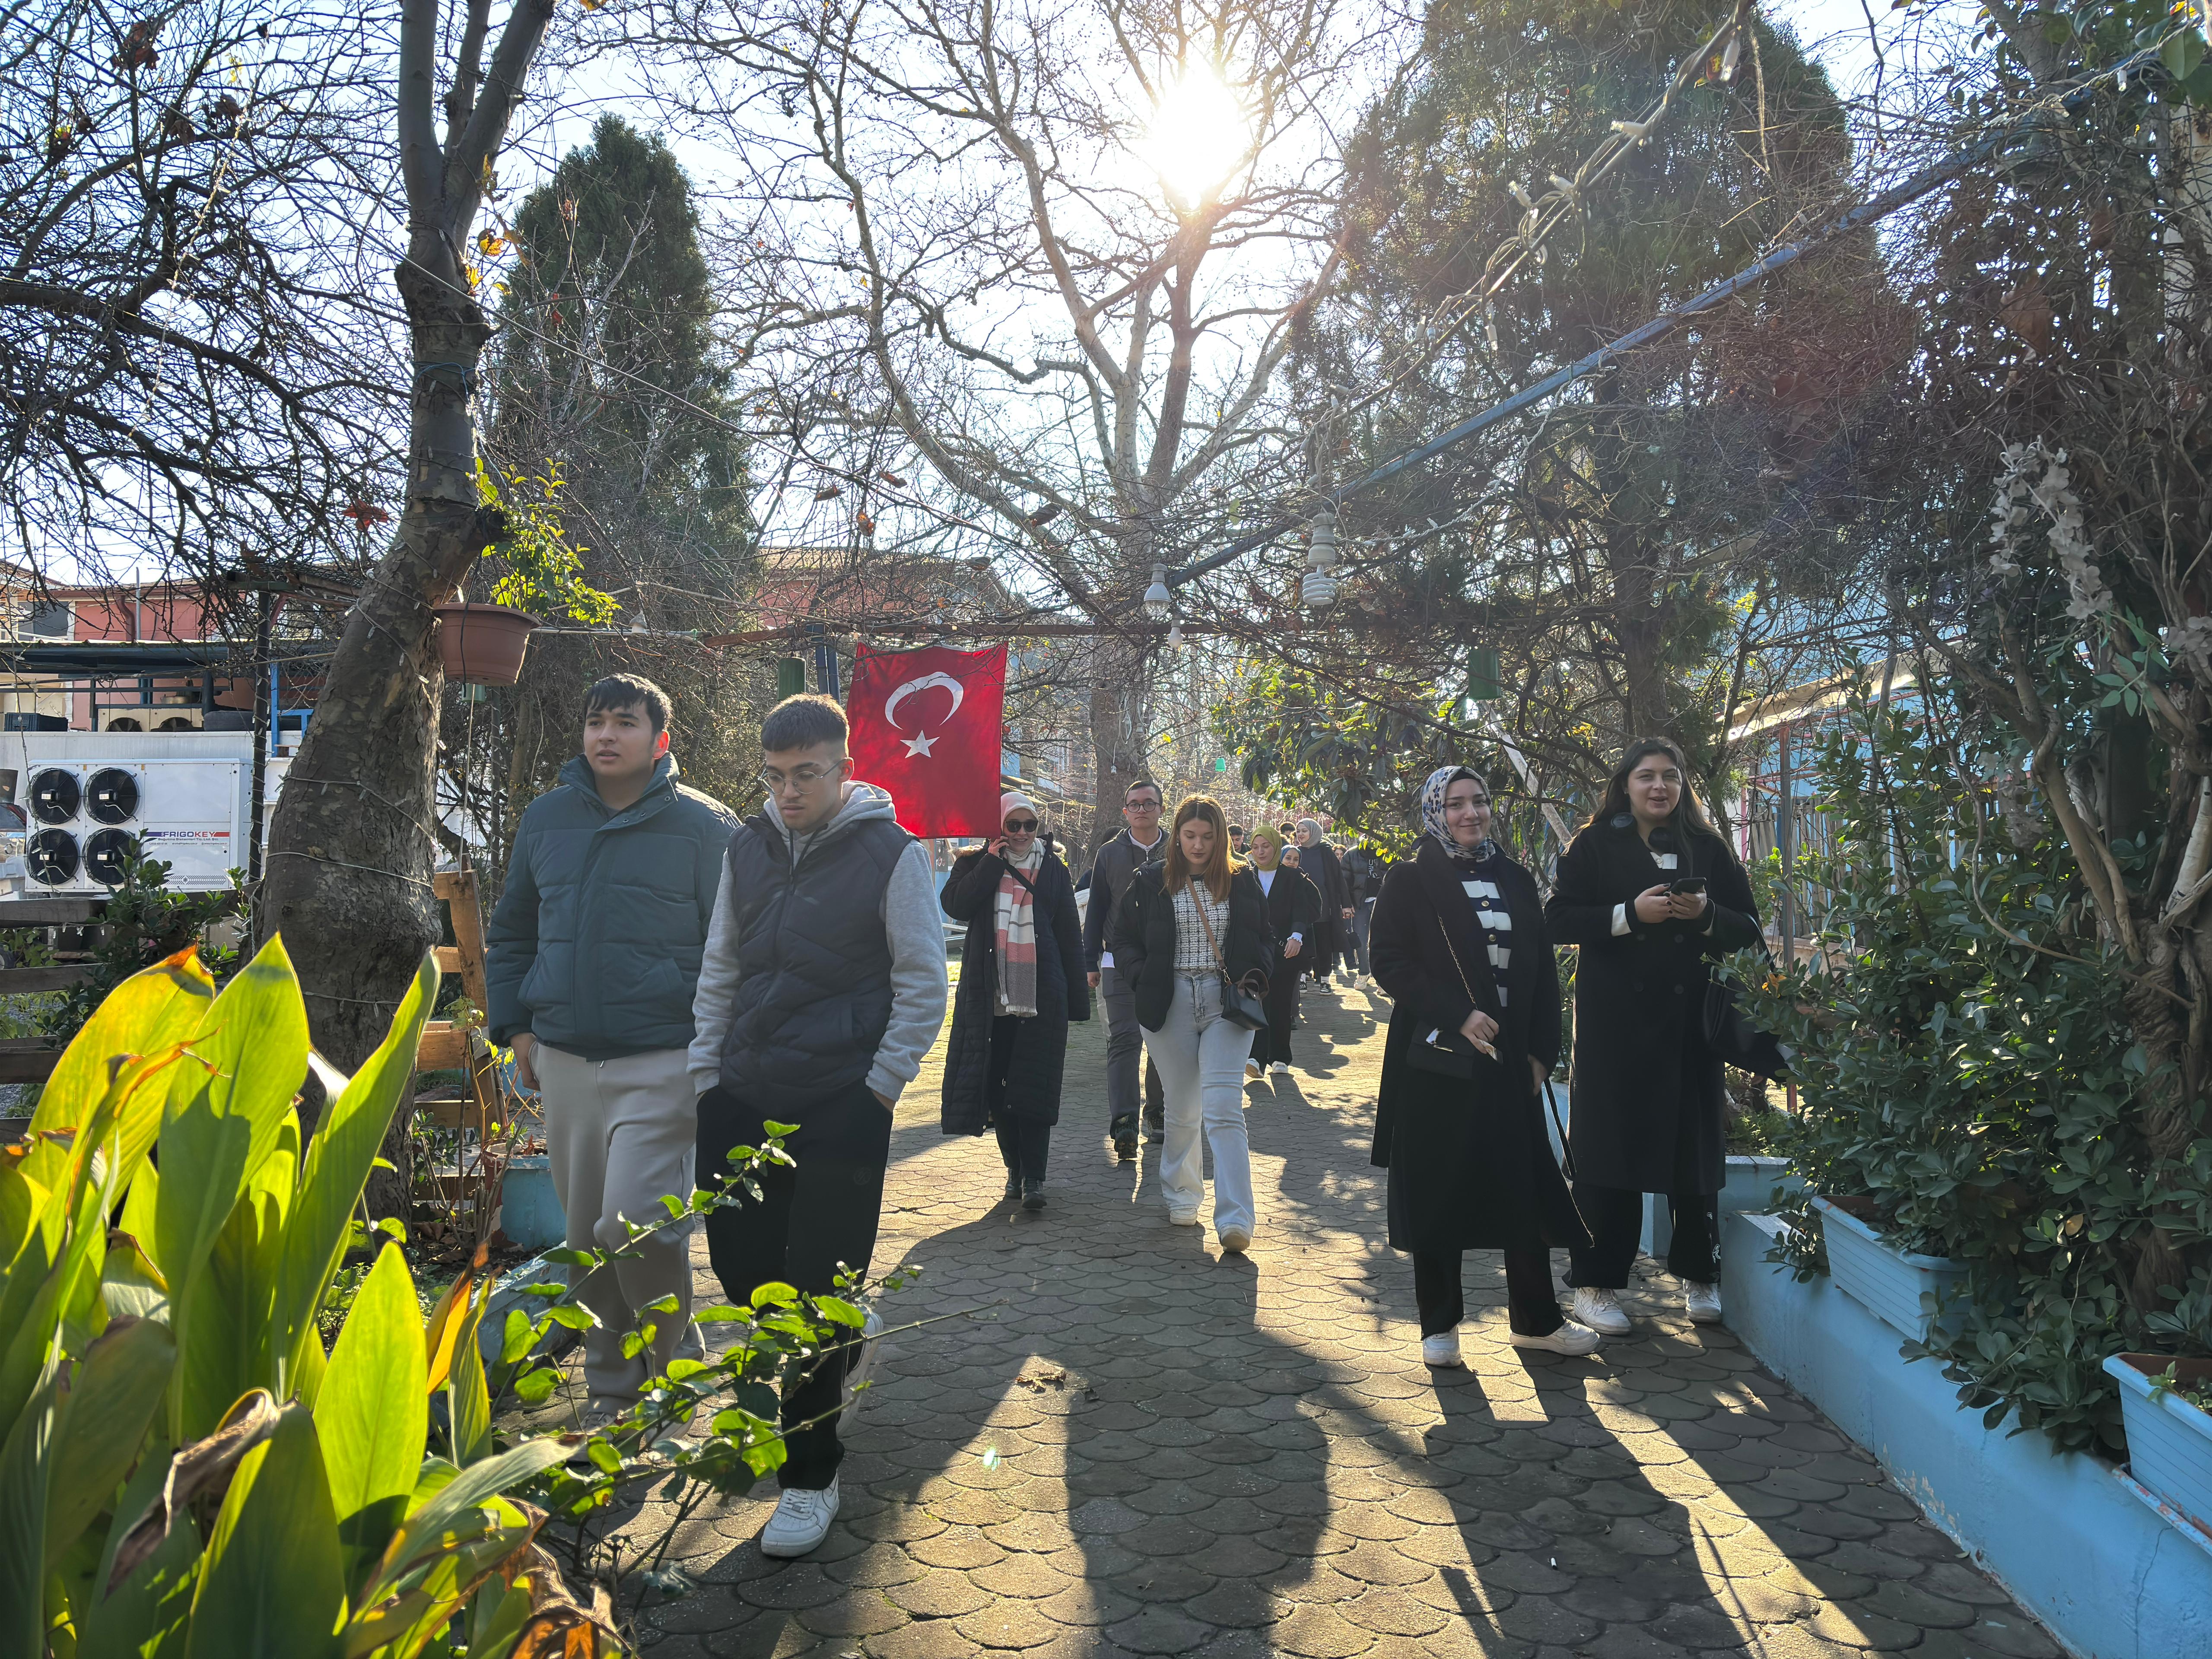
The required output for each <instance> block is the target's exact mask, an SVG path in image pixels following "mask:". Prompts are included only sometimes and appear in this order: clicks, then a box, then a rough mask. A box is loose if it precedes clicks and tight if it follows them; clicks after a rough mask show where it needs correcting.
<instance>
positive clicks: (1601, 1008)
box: [1545, 738, 1759, 1333]
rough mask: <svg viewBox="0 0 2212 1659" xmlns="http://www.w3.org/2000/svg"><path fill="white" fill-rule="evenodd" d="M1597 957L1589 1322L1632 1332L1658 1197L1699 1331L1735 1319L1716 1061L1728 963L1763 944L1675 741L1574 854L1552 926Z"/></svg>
mask: <svg viewBox="0 0 2212 1659" xmlns="http://www.w3.org/2000/svg"><path fill="white" fill-rule="evenodd" d="M1545 915H1546V918H1547V921H1549V923H1550V925H1551V930H1552V934H1553V938H1555V939H1558V940H1559V941H1560V943H1562V944H1565V945H1580V946H1581V947H1582V952H1581V954H1582V960H1581V963H1579V965H1578V966H1577V968H1576V970H1575V1037H1576V1042H1575V1062H1574V1072H1573V1076H1572V1077H1571V1079H1570V1080H1569V1085H1568V1086H1569V1092H1570V1098H1571V1109H1570V1117H1569V1133H1570V1135H1571V1138H1572V1143H1573V1148H1574V1169H1575V1203H1576V1206H1577V1207H1578V1208H1579V1209H1580V1210H1581V1211H1582V1214H1583V1219H1584V1220H1585V1221H1587V1222H1588V1223H1589V1228H1590V1231H1591V1234H1592V1235H1593V1239H1592V1243H1590V1244H1589V1246H1588V1247H1587V1248H1585V1249H1578V1250H1577V1251H1576V1252H1575V1255H1574V1265H1573V1268H1572V1271H1571V1273H1570V1275H1569V1279H1568V1282H1569V1283H1570V1284H1571V1285H1574V1287H1575V1317H1576V1318H1577V1319H1579V1320H1581V1321H1582V1322H1583V1323H1584V1324H1586V1325H1589V1326H1592V1327H1594V1328H1596V1329H1598V1330H1601V1331H1609V1332H1614V1333H1620V1332H1625V1331H1626V1330H1627V1329H1628V1316H1627V1314H1626V1313H1625V1312H1624V1311H1622V1310H1621V1306H1620V1294H1619V1293H1620V1291H1621V1290H1622V1289H1623V1288H1624V1287H1625V1286H1626V1285H1627V1283H1628V1272H1629V1268H1630V1267H1632V1265H1633V1264H1634V1262H1635V1260H1636V1246H1637V1240H1638V1235H1639V1234H1640V1233H1641V1231H1642V1223H1643V1212H1644V1194H1646V1193H1664V1194H1666V1195H1667V1203H1668V1209H1669V1210H1670V1211H1671V1212H1672V1214H1673V1218H1674V1240H1673V1242H1672V1243H1670V1244H1669V1246H1668V1251H1667V1271H1668V1272H1669V1273H1673V1274H1674V1277H1675V1278H1676V1279H1678V1280H1680V1283H1681V1286H1682V1300H1683V1305H1684V1308H1685V1310H1686V1312H1687V1313H1688V1314H1689V1316H1690V1317H1691V1319H1692V1320H1693V1321H1695V1322H1698V1323H1699V1324H1711V1323H1714V1322H1717V1321H1718V1320H1719V1318H1720V1316H1721V1294H1720V1266H1719V1261H1718V1258H1717V1255H1715V1250H1716V1248H1717V1243H1718V1235H1719V1222H1720V1214H1719V1194H1720V1190H1721V1186H1722V1182H1723V1177H1724V1176H1725V1175H1726V1173H1727V1158H1728V1148H1727V1145H1726V1142H1725V1140H1724V1139H1723V1134H1722V1129H1721V1106H1722V1089H1721V1062H1720V1061H1719V1060H1717V1059H1716V1058H1715V1057H1714V1056H1713V1054H1712V1053H1711V1050H1710V1049H1709V1048H1706V1046H1705V981H1706V978H1707V976H1708V975H1709V973H1710V971H1711V963H1712V962H1713V961H1714V959H1715V958H1717V957H1724V956H1726V955H1728V954H1729V952H1730V951H1738V950H1741V949H1743V948H1745V947H1746V946H1748V945H1756V944H1758V943H1759V910H1758V906H1757V903H1756V902H1755V901H1754V900H1753V897H1752V892H1751V882H1750V880H1749V878H1747V877H1746V876H1745V874H1744V871H1743V866H1742V865H1741V864H1739V863H1738V862H1737V861H1736V857H1735V853H1733V852H1732V851H1730V850H1729V844H1728V842H1726V841H1725V840H1723V838H1722V836H1721V834H1720V832H1719V831H1718V830H1717V829H1714V828H1713V826H1712V823H1711V820H1709V819H1708V818H1707V817H1705V811H1704V810H1703V809H1702V808H1701V807H1700V806H1699V805H1698V798H1697V796H1696V794H1695V793H1692V790H1691V787H1690V781H1689V768H1688V766H1687V764H1686V763H1685V762H1684V760H1683V758H1682V751H1681V750H1679V749H1677V748H1676V747H1675V746H1674V744H1672V743H1669V742H1668V741H1667V740H1666V739H1665V738H1646V739H1645V740H1644V741H1643V742H1641V743H1638V744H1634V745H1633V746H1632V747H1631V748H1630V750H1628V752H1627V754H1626V755H1625V756H1623V757H1622V758H1621V762H1620V765H1619V766H1616V767H1615V768H1613V775H1612V777H1611V778H1610V779H1608V780H1607V783H1606V789H1605V795H1604V798H1603V799H1601V801H1600V802H1599V804H1598V808H1597V811H1595V812H1594V813H1592V814H1591V816H1590V819H1589V823H1585V824H1584V825H1583V827H1582V829H1581V830H1580V832H1579V833H1577V836H1575V838H1574V841H1573V842H1572V843H1571V845H1570V846H1569V847H1568V848H1567V850H1566V851H1565V853H1563V854H1560V856H1559V879H1558V882H1557V884H1556V885H1554V887H1553V890H1552V901H1551V903H1550V905H1549V907H1548V908H1547V910H1546V912H1545Z"/></svg>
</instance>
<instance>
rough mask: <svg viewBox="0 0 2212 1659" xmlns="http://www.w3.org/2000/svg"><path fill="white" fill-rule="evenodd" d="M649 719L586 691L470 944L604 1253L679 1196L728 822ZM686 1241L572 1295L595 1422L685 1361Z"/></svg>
mask: <svg viewBox="0 0 2212 1659" xmlns="http://www.w3.org/2000/svg"><path fill="white" fill-rule="evenodd" d="M668 713H669V709H668V697H667V695H666V694H665V692H663V691H662V690H661V689H660V688H659V686H657V685H655V684H653V682H652V681H651V680H647V679H641V678H638V677H637V676H636V675H634V674H615V675H611V676H610V677H609V678H605V679H603V680H601V681H600V682H599V684H596V685H594V686H593V687H592V690H591V695H590V696H589V698H588V699H587V700H586V704H585V713H584V752H583V753H582V754H580V755H579V756H577V757H575V758H574V760H572V761H570V762H569V763H568V764H567V765H566V766H564V767H562V769H561V782H560V785H559V787H556V788H555V789H552V790H550V791H548V792H547V793H544V794H543V795H540V796H539V797H538V799H536V800H534V801H532V802H531V804H530V806H529V809H528V810H527V811H525V812H524V813H523V815H522V822H521V823H520V826H519V827H518V828H517V829H516V831H515V836H514V852H513V856H512V858H510V859H509V860H508V863H507V887H506V890H505V891H504V892H502V893H501V896H500V901H499V907H498V908H497V909H495V911H494V912H493V913H492V918H491V925H490V926H489V927H488V928H487V929H486V930H485V934H484V943H485V963H484V977H485V981H486V985H487V989H488V992H489V999H490V1002H491V1006H490V1007H489V1009H488V1010H487V1011H486V1012H487V1013H488V1015H489V1022H490V1036H491V1038H492V1041H493V1042H506V1043H512V1044H513V1048H514V1054H515V1070H516V1072H517V1073H519V1074H520V1078H521V1080H522V1082H523V1084H524V1085H525V1086H526V1087H530V1088H535V1089H537V1090H538V1091H539V1094H540V1097H541V1099H542V1102H543V1104H544V1113H545V1139H546V1150H547V1151H548V1152H550V1154H551V1162H552V1166H553V1185H554V1189H555V1191H556V1192H557V1193H558V1194H560V1198H561V1206H562V1210H563V1211H565V1212H567V1215H568V1237H567V1240H566V1242H567V1243H568V1246H569V1248H571V1249H592V1248H594V1247H596V1248H599V1249H612V1248H614V1247H615V1246H617V1245H619V1244H621V1243H623V1237H624V1234H625V1232H626V1231H627V1230H626V1229H625V1227H624V1225H623V1218H624V1217H628V1218H629V1219H630V1220H631V1221H633V1222H638V1221H644V1220H646V1219H647V1218H651V1217H656V1216H659V1214H660V1213H661V1211H660V1199H661V1197H662V1196H663V1194H670V1195H672V1196H674V1197H676V1198H678V1199H688V1198H689V1197H690V1194H691V1188H692V1174H693V1159H694V1155H695V1153H696V1149H697V1146H698V1130H699V1116H698V1111H697V1106H696V1101H697V1096H696V1092H695V1091H694V1090H693V1089H692V1087H691V1081H690V1070H689V1066H688V1064H687V1059H688V1053H689V1050H690V1044H691V1039H692V1036H693V1035H694V1030H693V1026H692V1022H691V1002H692V998H693V996H694V994H696V990H697V988H698V982H699V961H700V956H701V953H702V951H704V950H705V948H706V943H707V930H708V927H709V925H710V924H711V923H712V921H713V920H714V899H715V896H716V892H717V890H718V889H719V887H720V883H721V875H722V851H723V848H726V846H727V845H728V844H729V839H730V832H731V830H732V829H734V828H736V826H737V822H738V819H737V814H735V813H734V812H732V811H730V809H729V808H728V807H726V806H725V805H722V803H721V802H720V801H718V800H716V799H714V798H713V797H712V796H710V795H702V794H701V793H699V792H698V791H697V790H696V789H687V788H685V787H684V786H683V785H682V784H680V783H678V782H677V781H676V771H677V768H676V757H674V756H673V755H671V754H670V753H669V752H668ZM669 1295H673V1296H674V1297H676V1299H677V1303H678V1307H679V1308H680V1310H681V1311H680V1312H679V1313H678V1315H676V1316H673V1317H659V1318H655V1319H654V1320H653V1321H652V1323H653V1327H654V1334H653V1346H652V1347H651V1348H650V1349H648V1350H647V1352H643V1353H641V1354H639V1355H637V1356H636V1357H635V1358H623V1337H624V1336H626V1335H627V1334H629V1332H630V1331H631V1330H632V1329H634V1328H635V1327H636V1323H637V1320H636V1315H635V1310H636V1309H639V1308H641V1307H643V1306H644V1305H645V1304H647V1303H649V1302H657V1301H659V1299H660V1298H661V1297H664V1296H669ZM578 1299H579V1300H580V1301H581V1302H582V1303H583V1304H584V1305H585V1306H586V1307H587V1308H589V1309H591V1310H592V1312H593V1313H595V1314H597V1315H598V1316H599V1321H600V1322H599V1327H598V1328H596V1329H594V1330H591V1331H587V1332H586V1333H585V1335H584V1383H585V1387H586V1391H587V1393H588V1396H589V1401H588V1403H589V1407H590V1412H591V1414H592V1418H593V1419H595V1420H604V1419H605V1417H606V1416H608V1415H610V1414H611V1413H615V1412H617V1411H619V1410H622V1409H623V1408H624V1407H628V1406H629V1404H631V1403H632V1402H633V1401H635V1400H636V1399H637V1397H638V1394H639V1391H640V1390H641V1389H642V1388H643V1386H644V1384H645V1382H646V1379H647V1377H648V1376H658V1375H659V1373H660V1372H662V1371H664V1370H666V1369H667V1368H668V1362H669V1361H670V1360H671V1359H673V1358H678V1357H679V1356H682V1357H685V1358H696V1357H697V1355H698V1354H699V1353H700V1352H702V1348H701V1344H700V1338H699V1328H698V1327H697V1326H696V1325H695V1324H693V1323H692V1322H691V1242H690V1228H689V1227H688V1226H682V1227H678V1226H671V1227H667V1228H665V1229H663V1230H662V1231H659V1232H656V1233H653V1234H652V1235H650V1236H649V1237H647V1238H646V1239H645V1240H643V1241H641V1244H640V1246H639V1247H638V1250H637V1254H636V1255H635V1257H634V1258H632V1259H629V1260H626V1261H621V1262H618V1263H616V1264H613V1265H612V1266H611V1267H609V1268H607V1269H605V1270H603V1271H601V1272H599V1273H595V1274H593V1275H592V1278H591V1279H587V1280H586V1281H585V1284H584V1287H583V1289H582V1291H580V1295H579V1297H578Z"/></svg>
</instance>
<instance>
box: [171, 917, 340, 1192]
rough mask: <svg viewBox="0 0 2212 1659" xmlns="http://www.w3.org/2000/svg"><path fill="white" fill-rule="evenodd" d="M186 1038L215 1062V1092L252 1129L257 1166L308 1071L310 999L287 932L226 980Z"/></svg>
mask: <svg viewBox="0 0 2212 1659" xmlns="http://www.w3.org/2000/svg"><path fill="white" fill-rule="evenodd" d="M187 1046H188V1047H189V1048H190V1050H191V1054H192V1055H193V1057H194V1058H195V1059H197V1060H199V1061H201V1063H202V1064H204V1065H205V1066H209V1067H210V1068H211V1071H212V1075H211V1076H210V1079H209V1082H208V1092H209V1095H210V1098H211V1100H212V1101H213V1103H214V1105H215V1109H216V1113H217V1114H218V1115H222V1116H226V1117H237V1118H243V1119H244V1120H245V1121H246V1124H247V1126H248V1127H249V1128H250V1129H251V1130H252V1143H251V1145H250V1146H249V1147H248V1149H247V1151H246V1170H247V1171H248V1172H249V1173H251V1172H252V1171H254V1170H258V1169H259V1168H260V1166H261V1163H262V1160H263V1159H264V1158H267V1157H269V1156H270V1153H272V1152H275V1151H276V1146H277V1142H278V1140H279V1139H281V1137H282V1133H283V1125H284V1120H285V1118H286V1117H287V1115H289V1113H290V1112H291V1109H292V1101H293V1098H294V1097H295V1096H296V1095H298V1093H299V1092H300V1085H301V1082H302V1080H304V1079H306V1077H307V1003H306V1002H305V1001H304V1000H301V995H300V978H299V975H297V974H295V972H293V970H292V959H291V958H290V957H288V956H286V955H285V954H284V942H283V939H270V941H269V942H268V943H267V944H266V945H263V946H262V947H261V950H260V951H259V953H258V955H256V956H255V957H254V958H253V960H252V962H250V963H247V964H246V966H245V967H244V968H242V969H240V970H239V972H238V975H237V976H236V977H235V978H234V979H233V980H232V981H230V983H229V984H228V985H226V986H224V987H222V995H220V996H218V997H217V998H216V1000H214V1001H213V1002H212V1003H210V1004H209V1005H208V1006H207V1008H206V1010H205V1011H204V1012H203V1013H202V1014H201V1016H200V1023H199V1025H198V1028H197V1030H195V1031H194V1032H193V1034H192V1040H191V1043H190V1044H189V1045H187ZM165 1157H166V1154H165Z"/></svg>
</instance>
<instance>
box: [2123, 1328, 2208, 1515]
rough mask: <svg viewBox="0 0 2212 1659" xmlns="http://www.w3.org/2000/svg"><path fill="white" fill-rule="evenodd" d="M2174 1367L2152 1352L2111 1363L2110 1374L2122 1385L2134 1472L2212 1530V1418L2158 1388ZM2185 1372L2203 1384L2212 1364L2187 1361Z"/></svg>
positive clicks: (2132, 1472) (2176, 1507)
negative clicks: (2156, 1381)
mask: <svg viewBox="0 0 2212 1659" xmlns="http://www.w3.org/2000/svg"><path fill="white" fill-rule="evenodd" d="M2170 1363H2171V1362H2170V1361H2168V1360H2167V1359H2166V1358H2164V1357H2163V1356H2161V1355H2158V1354H2148V1353H2116V1354H2114V1355H2112V1357H2111V1358H2108V1359H2106V1361H2105V1374H2106V1376H2110V1377H2112V1379H2113V1380H2114V1381H2116V1382H2118V1383H2119V1385H2120V1417H2121V1420H2122V1421H2123V1422H2124V1423H2125V1424H2126V1425H2127V1430H2128V1469H2129V1472H2130V1474H2133V1475H2134V1476H2135V1478H2136V1480H2139V1481H2141V1482H2142V1484H2143V1485H2144V1486H2148V1487H2149V1488H2150V1489H2151V1491H2153V1492H2155V1493H2157V1494H2158V1495H2159V1496H2160V1498H2164V1499H2165V1500H2166V1502H2167V1503H2169V1504H2172V1505H2173V1507H2174V1508H2175V1509H2177V1510H2180V1511H2181V1513H2182V1514H2183V1515H2184V1516H2186V1517H2187V1518H2188V1519H2189V1520H2190V1521H2191V1522H2192V1523H2194V1524H2195V1525H2197V1526H2198V1527H2201V1528H2205V1529H2206V1530H2208V1531H2212V1416H2207V1415H2206V1414H2205V1413H2203V1412H2201V1411H2199V1410H2198V1409H2197V1407H2194V1406H2192V1405H2191V1404H2189V1403H2188V1402H2187V1401H2183V1400H2177V1399H2175V1398H2174V1397H2173V1395H2171V1394H2169V1393H2160V1392H2158V1391H2156V1390H2154V1389H2153V1388H2152V1386H2151V1384H2152V1382H2153V1380H2154V1378H2156V1377H2158V1376H2162V1375H2164V1374H2165V1371H2166V1366H2167V1364H2170ZM2181 1373H2182V1376H2184V1377H2185V1378H2186V1379H2187V1380H2188V1381H2189V1382H2191V1383H2197V1384H2201V1383H2203V1381H2204V1379H2205V1378H2206V1376H2212V1360H2203V1359H2197V1360H2188V1359H2185V1360H2183V1361H2182V1362H2181Z"/></svg>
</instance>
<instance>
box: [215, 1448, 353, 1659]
mask: <svg viewBox="0 0 2212 1659" xmlns="http://www.w3.org/2000/svg"><path fill="white" fill-rule="evenodd" d="M345 1616H346V1598H345V1580H344V1577H343V1573H342V1572H341V1571H340V1570H339V1564H338V1528H337V1516H335V1515H334V1514H333V1513H332V1512H331V1491H330V1484H329V1482H328V1481H327V1480H325V1477H324V1474H323V1454H322V1451H321V1449H320V1448H319V1445H318V1444H317V1442H316V1438H315V1425H314V1419H313V1418H312V1417H310V1416H309V1415H308V1413H307V1409H306V1408H305V1407H301V1406H287V1407H284V1410H283V1417H282V1419H281V1420H280V1421H279V1422H278V1423H277V1425H276V1432H275V1433H273V1434H271V1435H270V1437H269V1438H267V1439H266V1440H264V1441H263V1442H262V1443H260V1444H259V1445H258V1446H256V1447H254V1448H253V1449H252V1450H251V1451H249V1452H248V1453H246V1455H245V1456H244V1457H243V1458H241V1459H240V1460H239V1464H238V1471H237V1473H236V1474H234V1475H233V1476H232V1477H231V1482H230V1490H229V1491H228V1492H226V1493H225V1494H224V1495H223V1500H222V1511H221V1512H220V1513H219V1514H218V1515H217V1516H216V1522H215V1531H214V1533H213V1534H211V1535H210V1538H209V1540H208V1548H207V1561H206V1564H205V1565H204V1567H203V1568H202V1569H201V1571H200V1580H199V1588H198V1589H197V1592H196V1593H195V1594H194V1595H193V1597H192V1627H191V1640H190V1642H189V1643H188V1644H187V1645H186V1647H185V1659H337V1654H338V1652H339V1649H340V1642H339V1635H338V1632H340V1631H341V1630H342V1629H343V1626H344V1623H345Z"/></svg>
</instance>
